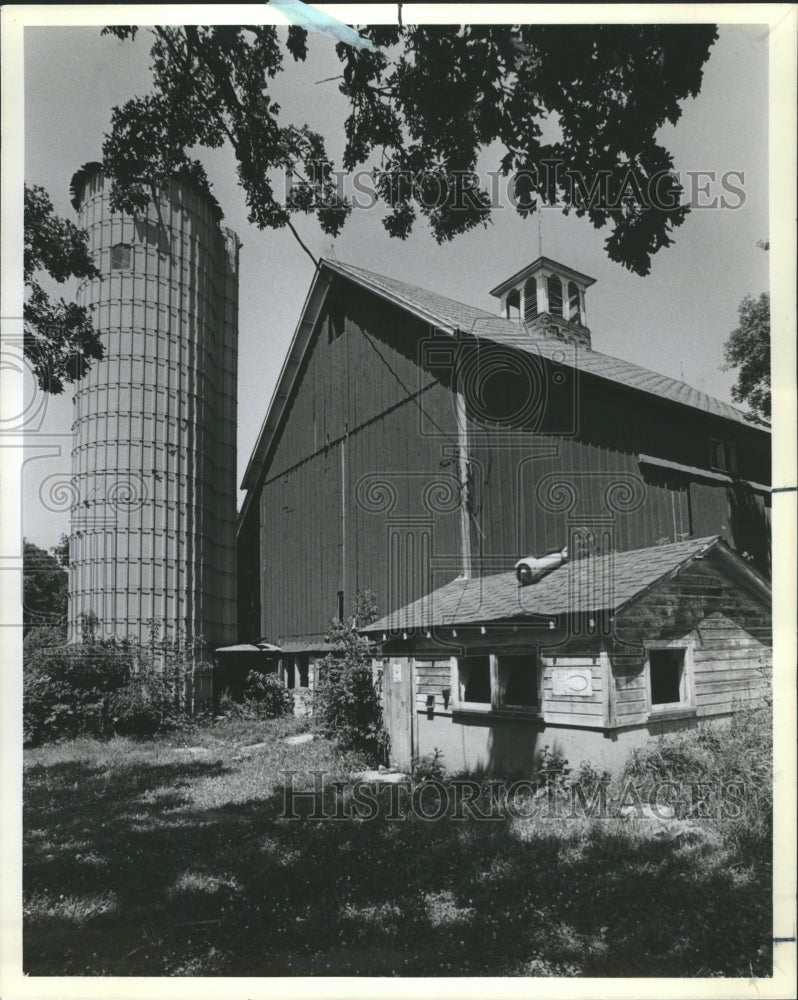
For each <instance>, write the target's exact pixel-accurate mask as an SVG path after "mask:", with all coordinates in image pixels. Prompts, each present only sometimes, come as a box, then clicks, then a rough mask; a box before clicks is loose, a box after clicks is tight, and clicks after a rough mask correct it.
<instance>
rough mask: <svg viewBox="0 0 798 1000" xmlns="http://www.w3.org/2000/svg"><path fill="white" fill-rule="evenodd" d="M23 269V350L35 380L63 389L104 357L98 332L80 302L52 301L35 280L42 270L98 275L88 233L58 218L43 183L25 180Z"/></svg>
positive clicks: (58, 276)
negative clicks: (30, 182) (40, 184)
mask: <svg viewBox="0 0 798 1000" xmlns="http://www.w3.org/2000/svg"><path fill="white" fill-rule="evenodd" d="M23 271H24V278H25V286H26V288H27V291H28V296H27V300H26V302H25V306H24V310H23V318H24V352H25V357H26V358H27V359H28V360H29V362H30V364H31V367H32V368H33V372H34V374H35V376H36V380H37V382H38V384H39V386H40V387H41V388H42V389H43V390H44V391H45V392H51V393H61V392H63V391H64V383H65V382H74V381H75V380H76V379H78V378H80V376H81V375H82V374H83V373H84V372H86V371H87V370H88V369H89V368H90V366H91V363H92V361H94V360H99V359H100V358H102V357H103V345H102V343H101V341H100V337H99V334H98V333H97V331H96V330H95V329H94V326H93V324H92V322H91V318H90V317H89V314H88V311H87V310H86V309H85V307H83V306H79V305H77V304H76V303H74V302H65V301H64V299H63V298H62V299H60V300H58V301H57V302H56V301H53V300H52V299H51V298H50V296H49V295H48V294H47V292H46V291H45V290H44V288H43V287H42V286H41V284H40V283H39V281H38V280H37V276H38V275H40V274H41V272H46V273H47V274H48V275H49V276H50V277H51V278H52V279H54V280H55V281H57V282H59V283H60V284H63V283H64V282H65V281H66V280H67V279H68V278H96V277H99V273H100V272H99V271H98V270H97V268H96V267H95V265H94V261H93V260H92V257H91V253H90V252H89V244H88V237H87V235H86V233H85V232H83V230H81V229H79V228H78V227H77V226H76V225H75V224H74V223H73V222H70V221H69V220H67V219H61V218H59V217H58V216H57V215H56V214H55V213H54V211H53V203H52V201H51V200H50V197H49V195H48V194H47V192H46V191H45V190H44V188H41V187H28V186H27V185H25V249H24V263H23Z"/></svg>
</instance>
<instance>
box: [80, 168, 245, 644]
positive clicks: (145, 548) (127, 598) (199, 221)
mask: <svg viewBox="0 0 798 1000" xmlns="http://www.w3.org/2000/svg"><path fill="white" fill-rule="evenodd" d="M109 190H110V184H109V182H107V181H106V180H105V178H104V177H103V173H102V168H101V166H100V164H87V165H86V166H84V167H82V168H81V169H80V170H79V171H78V172H77V173H76V174H75V176H74V177H73V179H72V194H73V205H74V206H75V208H76V209H77V210H78V212H79V216H80V225H81V226H83V227H84V228H85V229H86V230H87V231H88V233H89V239H90V245H91V249H92V252H93V254H94V259H95V262H96V264H97V266H98V268H99V270H100V273H101V275H102V277H101V278H100V279H92V280H91V281H87V282H86V283H85V284H84V285H83V287H82V288H81V290H80V293H79V301H80V302H81V304H83V305H87V306H88V307H89V309H90V310H91V314H92V317H93V321H94V324H95V326H96V327H97V328H98V329H99V330H100V332H101V334H102V337H103V342H104V344H105V348H106V356H105V358H104V359H103V360H102V361H100V362H96V363H95V364H94V365H93V367H92V369H91V371H90V372H89V373H88V374H87V375H85V376H84V377H83V378H82V379H81V380H80V382H78V388H77V391H76V392H75V396H74V423H73V445H74V447H73V453H72V477H73V478H72V483H73V507H72V515H71V540H70V586H69V591H70V625H71V629H72V634H73V636H75V635H77V632H78V623H79V620H80V616H81V615H82V614H85V613H89V612H93V613H94V614H95V615H96V616H97V618H98V619H99V622H100V625H99V627H100V629H101V631H102V633H103V634H105V635H116V636H120V637H121V636H129V637H130V638H132V639H135V640H140V641H145V640H146V639H147V638H148V637H149V635H150V628H151V623H154V624H155V625H156V627H157V629H158V631H159V633H160V635H161V637H163V638H175V637H176V636H177V635H179V634H183V635H187V636H189V637H192V638H195V637H203V638H204V639H205V640H206V641H207V642H208V643H209V644H211V645H218V644H222V643H225V642H229V641H232V640H233V639H234V638H235V520H236V383H237V350H238V252H239V241H238V237H237V236H236V235H235V233H233V232H232V231H230V230H228V229H224V228H222V227H221V226H220V219H221V214H222V213H221V211H220V209H219V207H218V205H217V204H216V202H215V200H214V199H213V198H212V197H211V196H210V195H209V194H208V193H206V192H202V191H201V190H199V189H198V187H197V186H196V184H194V183H190V182H186V181H183V180H178V179H174V180H172V181H171V183H170V186H169V190H168V191H162V192H160V193H159V195H158V199H157V202H153V201H151V203H150V205H149V206H148V209H147V212H146V214H144V213H142V215H141V216H140V217H138V218H133V217H132V216H129V215H127V214H124V213H121V212H112V211H111V206H110V196H109Z"/></svg>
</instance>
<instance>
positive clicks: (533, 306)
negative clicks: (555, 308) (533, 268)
mask: <svg viewBox="0 0 798 1000" xmlns="http://www.w3.org/2000/svg"><path fill="white" fill-rule="evenodd" d="M537 315H538V280H537V278H527V279H526V284H525V285H524V322H526V323H531V322H532V320H533V319H537Z"/></svg>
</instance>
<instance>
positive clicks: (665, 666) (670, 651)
mask: <svg viewBox="0 0 798 1000" xmlns="http://www.w3.org/2000/svg"><path fill="white" fill-rule="evenodd" d="M686 652H687V651H686V650H685V649H684V648H683V647H679V648H674V647H668V648H662V649H649V651H648V679H649V687H650V691H651V708H652V710H654V711H655V710H657V709H663V708H674V707H677V706H684V705H688V704H689V703H690V691H689V683H688V670H687V661H686Z"/></svg>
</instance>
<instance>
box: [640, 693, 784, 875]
mask: <svg viewBox="0 0 798 1000" xmlns="http://www.w3.org/2000/svg"><path fill="white" fill-rule="evenodd" d="M624 776H625V777H627V778H631V779H633V780H634V781H635V783H636V785H637V787H638V790H639V791H640V793H641V795H642V794H643V792H645V793H646V794H647V793H648V790H649V789H650V788H651V787H652V786H653V785H655V784H656V783H657V782H661V781H673V782H674V783H676V785H677V786H679V787H680V788H681V789H683V790H682V791H681V792H680V793H679V792H677V793H675V794H674V795H673V797H672V799H671V802H670V804H671V805H673V806H674V807H675V809H676V810H677V814H678V815H681V816H690V815H691V814H693V813H696V814H698V815H711V816H716V815H718V814H719V813H720V814H721V815H723V809H722V796H723V790H724V788H726V787H727V786H729V785H730V784H732V785H735V786H737V788H738V789H740V790H741V791H742V795H743V798H744V806H743V814H742V816H740V817H739V819H735V820H732V821H727V822H725V823H724V824H723V828H724V838H725V840H726V842H727V843H729V844H732V843H734V844H736V845H737V846H738V847H742V848H744V849H745V851H746V852H747V853H749V854H752V855H755V856H757V857H758V858H760V859H762V858H766V857H767V856H768V855H769V851H770V841H771V836H772V830H773V787H772V784H773V732H772V717H771V713H770V710H769V709H767V708H760V709H748V710H743V711H740V712H736V713H735V714H734V715H733V716H732V717H731V719H729V721H728V722H727V723H714V724H713V723H708V724H704V725H701V726H699V727H698V728H697V729H691V730H688V731H686V732H681V733H670V734H668V735H667V736H662V737H660V738H659V740H657V742H656V743H654V744H653V745H652V746H648V747H643V748H641V749H639V750H636V751H634V753H633V754H632V756H631V758H630V760H629V762H628V763H627V766H626V769H625V775H624ZM695 782H705V783H706V794H705V795H703V796H702V797H701V801H700V802H698V803H697V802H696V801H694V800H693V796H692V794H691V792H690V790H689V786H690V784H691V783H695Z"/></svg>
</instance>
